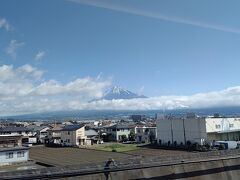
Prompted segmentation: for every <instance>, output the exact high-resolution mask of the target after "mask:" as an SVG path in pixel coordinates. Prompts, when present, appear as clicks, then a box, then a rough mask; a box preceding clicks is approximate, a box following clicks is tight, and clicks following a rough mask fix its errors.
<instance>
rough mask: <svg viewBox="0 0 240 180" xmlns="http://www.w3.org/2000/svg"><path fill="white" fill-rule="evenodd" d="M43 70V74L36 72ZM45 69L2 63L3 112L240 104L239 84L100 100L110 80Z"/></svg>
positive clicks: (0, 91)
mask: <svg viewBox="0 0 240 180" xmlns="http://www.w3.org/2000/svg"><path fill="white" fill-rule="evenodd" d="M36 74H40V75H36ZM43 76H44V73H43V71H42V70H39V69H37V68H36V67H32V66H31V65H29V64H27V65H24V66H21V67H18V68H14V67H13V66H11V65H2V66H0V113H1V116H4V115H15V114H25V113H35V112H49V111H62V110H64V111H68V110H87V109H91V110H155V109H156V110H158V109H175V108H186V107H187V108H207V107H219V106H220V107H221V106H222V107H224V106H240V86H236V87H230V88H227V89H224V90H221V91H212V92H208V93H198V94H194V95H190V96H159V97H150V98H143V99H131V100H99V101H95V102H92V101H90V100H92V99H98V98H100V97H102V95H103V93H104V91H105V90H106V88H107V87H109V86H110V85H111V80H109V79H103V78H101V80H100V79H99V78H91V77H84V78H77V79H75V80H74V81H70V82H67V83H61V82H58V81H57V80H54V79H52V80H47V81H46V80H43V79H44V78H43Z"/></svg>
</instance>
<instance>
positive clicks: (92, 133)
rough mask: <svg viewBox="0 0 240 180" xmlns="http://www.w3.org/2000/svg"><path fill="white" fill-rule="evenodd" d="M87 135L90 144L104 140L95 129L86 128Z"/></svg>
mask: <svg viewBox="0 0 240 180" xmlns="http://www.w3.org/2000/svg"><path fill="white" fill-rule="evenodd" d="M85 136H86V137H87V144H88V145H93V144H100V143H101V142H102V141H101V139H100V136H99V134H98V132H97V131H96V130H94V129H88V130H86V129H85Z"/></svg>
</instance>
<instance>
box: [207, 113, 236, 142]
mask: <svg viewBox="0 0 240 180" xmlns="http://www.w3.org/2000/svg"><path fill="white" fill-rule="evenodd" d="M206 129H207V136H208V139H209V140H216V141H225V140H227V141H239V140H240V118H235V117H231V118H225V117H208V118H206Z"/></svg>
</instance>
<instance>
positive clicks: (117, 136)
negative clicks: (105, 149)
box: [105, 123, 136, 141]
mask: <svg viewBox="0 0 240 180" xmlns="http://www.w3.org/2000/svg"><path fill="white" fill-rule="evenodd" d="M131 131H132V132H133V133H136V125H135V124H128V123H124V124H121V123H119V124H115V125H112V126H108V127H105V134H106V135H105V136H107V138H106V139H108V140H109V141H124V140H125V139H124V137H126V139H129V137H130V136H129V135H130V133H131Z"/></svg>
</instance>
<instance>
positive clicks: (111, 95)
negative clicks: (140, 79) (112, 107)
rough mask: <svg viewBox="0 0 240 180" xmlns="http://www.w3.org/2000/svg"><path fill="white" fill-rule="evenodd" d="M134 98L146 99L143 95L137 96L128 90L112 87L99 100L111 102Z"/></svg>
mask: <svg viewBox="0 0 240 180" xmlns="http://www.w3.org/2000/svg"><path fill="white" fill-rule="evenodd" d="M136 98H147V97H146V96H144V95H138V94H136V93H133V92H131V91H129V90H126V89H123V88H121V87H118V86H114V87H112V88H111V89H109V90H108V91H106V92H105V93H104V95H103V97H102V98H101V99H100V100H103V99H104V100H113V99H136Z"/></svg>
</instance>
